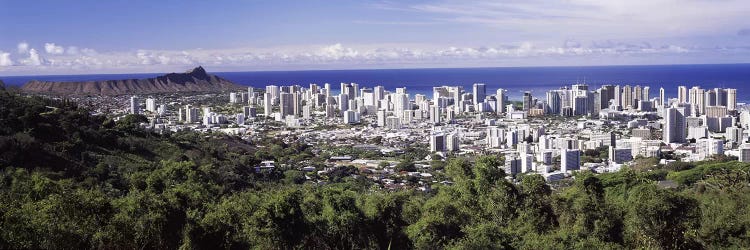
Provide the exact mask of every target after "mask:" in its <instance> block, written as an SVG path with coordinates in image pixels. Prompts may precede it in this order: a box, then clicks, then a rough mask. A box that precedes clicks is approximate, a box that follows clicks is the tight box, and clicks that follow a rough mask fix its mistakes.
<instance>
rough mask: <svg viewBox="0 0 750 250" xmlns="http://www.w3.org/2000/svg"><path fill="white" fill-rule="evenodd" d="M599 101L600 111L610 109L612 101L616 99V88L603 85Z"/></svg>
mask: <svg viewBox="0 0 750 250" xmlns="http://www.w3.org/2000/svg"><path fill="white" fill-rule="evenodd" d="M598 99H599V109H600V110H601V109H606V108H609V103H610V101H611V100H613V99H615V86H613V85H603V86H602V87H601V88H599V96H598Z"/></svg>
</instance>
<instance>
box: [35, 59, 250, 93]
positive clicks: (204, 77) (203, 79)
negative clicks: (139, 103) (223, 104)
mask: <svg viewBox="0 0 750 250" xmlns="http://www.w3.org/2000/svg"><path fill="white" fill-rule="evenodd" d="M241 88H242V86H240V85H237V84H235V83H233V82H231V81H229V80H226V79H224V78H221V77H219V76H216V75H211V74H208V73H207V72H206V70H205V69H204V68H203V67H202V66H198V67H196V68H194V69H192V70H189V71H187V72H185V73H168V74H165V75H161V76H157V77H152V78H145V79H120V80H103V81H76V82H55V81H37V80H32V81H29V82H27V83H26V84H24V85H23V86H22V87H21V90H22V91H24V92H29V93H43V94H57V95H124V94H154V93H169V92H211V91H225V90H236V89H241Z"/></svg>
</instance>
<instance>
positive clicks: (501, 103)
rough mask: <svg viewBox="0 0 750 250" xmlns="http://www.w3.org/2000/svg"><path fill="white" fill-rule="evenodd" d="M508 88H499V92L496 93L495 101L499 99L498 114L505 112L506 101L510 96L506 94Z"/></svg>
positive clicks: (496, 108) (496, 107) (496, 109)
mask: <svg viewBox="0 0 750 250" xmlns="http://www.w3.org/2000/svg"><path fill="white" fill-rule="evenodd" d="M506 92H507V90H504V89H497V92H496V93H495V101H497V104H496V106H495V111H496V113H498V114H501V113H503V111H504V110H503V107H505V103H507V102H508V96H507V94H506Z"/></svg>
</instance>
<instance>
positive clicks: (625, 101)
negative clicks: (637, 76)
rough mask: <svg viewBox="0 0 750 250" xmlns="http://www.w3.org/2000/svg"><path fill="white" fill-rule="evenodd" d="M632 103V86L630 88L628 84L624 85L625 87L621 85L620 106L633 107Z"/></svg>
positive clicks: (624, 107)
mask: <svg viewBox="0 0 750 250" xmlns="http://www.w3.org/2000/svg"><path fill="white" fill-rule="evenodd" d="M634 105H635V104H634V103H633V88H631V87H630V85H625V87H622V108H623V109H626V108H634V107H635V106H634Z"/></svg>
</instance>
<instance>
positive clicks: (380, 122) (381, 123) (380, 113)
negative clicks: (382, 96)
mask: <svg viewBox="0 0 750 250" xmlns="http://www.w3.org/2000/svg"><path fill="white" fill-rule="evenodd" d="M378 127H381V128H382V127H385V110H384V109H379V110H378Z"/></svg>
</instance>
